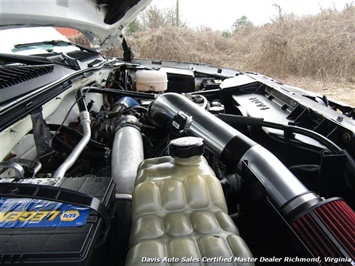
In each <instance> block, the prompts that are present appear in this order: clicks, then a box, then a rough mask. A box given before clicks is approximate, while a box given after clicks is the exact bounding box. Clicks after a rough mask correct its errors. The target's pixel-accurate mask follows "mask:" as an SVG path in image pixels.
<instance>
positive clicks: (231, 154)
mask: <svg viewBox="0 0 355 266" xmlns="http://www.w3.org/2000/svg"><path fill="white" fill-rule="evenodd" d="M149 118H150V120H151V122H152V124H153V125H155V126H156V127H165V128H167V127H172V128H173V129H174V130H176V131H179V132H181V133H184V134H187V135H193V136H196V137H201V138H203V139H204V141H205V144H206V147H207V148H208V149H209V150H210V151H211V152H212V153H213V154H214V155H215V156H217V157H218V158H219V159H220V160H221V161H222V162H223V163H224V164H226V165H227V166H228V167H231V168H232V169H235V170H237V171H238V170H239V171H240V170H241V167H242V164H243V163H245V164H247V167H248V168H249V170H250V171H251V172H252V173H253V174H254V175H255V177H256V178H257V179H258V180H259V181H260V182H261V184H263V186H264V187H265V189H266V193H267V196H268V198H269V200H270V202H271V203H272V204H273V206H274V207H275V208H276V209H277V210H278V211H279V212H280V214H281V215H282V216H283V217H284V218H285V219H286V220H287V221H288V222H289V224H290V225H291V227H292V228H293V229H294V231H295V232H296V233H297V234H298V236H299V237H300V238H301V239H302V240H303V242H304V243H305V245H306V246H308V248H309V249H310V251H311V252H312V253H313V256H315V257H318V256H324V257H328V256H331V257H333V258H335V257H342V258H348V259H349V261H348V262H349V265H351V264H350V263H352V262H351V261H353V260H354V256H355V254H354V253H355V252H354V248H353V247H354V246H355V239H354V235H355V229H354V225H355V214H354V211H353V210H352V209H351V208H350V207H349V206H348V205H347V204H346V203H345V202H344V201H342V200H336V201H323V200H322V199H321V198H320V197H319V196H318V195H317V194H315V193H313V192H311V191H309V190H308V189H307V188H306V187H305V186H304V185H303V184H302V183H301V182H300V181H299V180H298V179H297V178H296V177H295V176H294V175H293V174H292V173H291V172H290V171H289V170H288V169H287V168H286V167H285V166H284V165H283V164H282V163H281V162H280V161H279V160H278V159H277V158H276V157H275V156H274V155H273V154H272V153H271V152H269V151H268V150H266V149H265V148H263V147H262V146H261V145H259V144H257V143H256V142H254V141H253V140H251V139H249V138H248V137H247V136H245V135H243V134H242V133H240V132H239V131H238V130H236V129H234V128H233V127H231V126H229V125H228V124H226V123H224V122H223V121H222V120H220V119H219V118H217V117H215V116H214V115H213V114H211V113H209V112H208V111H206V110H204V109H202V108H201V107H200V106H198V105H197V104H195V103H193V102H192V101H190V100H189V99H187V98H186V97H184V96H182V95H180V94H176V93H166V94H163V95H161V96H159V97H158V98H157V99H155V100H154V101H153V102H152V104H151V106H150V108H149ZM337 204H338V205H339V206H340V207H341V208H338V207H336V206H335V205H337ZM318 210H319V211H318ZM317 212H318V214H315V213H317ZM319 213H321V214H319ZM317 215H318V216H317ZM314 216H316V217H314ZM317 217H318V218H317ZM311 219H313V220H314V221H313V220H312V221H311V223H310V222H309V221H310V220H311ZM340 219H341V222H340V223H341V226H342V227H341V229H339V228H336V227H337V226H338V225H339V223H335V221H338V220H340ZM305 230H306V231H305ZM329 243H331V244H332V245H330V244H329ZM328 244H329V249H331V250H329V249H328V250H327V249H324V248H319V246H322V245H328ZM326 264H327V263H324V265H326Z"/></svg>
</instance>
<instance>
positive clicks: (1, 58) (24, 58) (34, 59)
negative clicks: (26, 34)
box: [0, 53, 80, 70]
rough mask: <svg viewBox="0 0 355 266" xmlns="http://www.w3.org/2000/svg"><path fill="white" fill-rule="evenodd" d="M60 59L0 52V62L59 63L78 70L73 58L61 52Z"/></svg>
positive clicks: (27, 63)
mask: <svg viewBox="0 0 355 266" xmlns="http://www.w3.org/2000/svg"><path fill="white" fill-rule="evenodd" d="M61 60H63V62H60V61H57V60H51V59H49V58H47V57H41V56H34V55H17V54H2V53H0V64H9V63H10V64H11V63H22V64H26V65H33V64H55V65H61V66H65V67H69V68H72V69H74V70H79V69H80V67H79V65H78V63H77V62H76V60H75V59H72V58H70V57H69V56H66V55H64V54H62V56H61Z"/></svg>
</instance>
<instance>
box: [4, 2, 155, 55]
mask: <svg viewBox="0 0 355 266" xmlns="http://www.w3.org/2000/svg"><path fill="white" fill-rule="evenodd" d="M151 1H152V0H120V1H119V0H95V1H93V0H46V1H33V0H0V29H9V28H18V27H37V26H51V27H64V28H74V29H77V30H79V31H80V32H82V33H83V34H84V35H85V36H86V37H87V38H88V39H89V41H90V42H91V45H92V47H93V48H95V49H98V50H102V49H107V48H110V47H111V46H112V45H113V44H115V43H118V42H119V41H120V39H121V38H122V29H123V28H124V27H125V26H127V25H128V24H129V23H130V22H131V21H132V20H133V19H134V18H135V17H136V16H137V15H138V14H139V13H140V12H141V11H142V10H143V9H144V8H145V7H146V6H147V5H149V4H150V2H151ZM44 37H45V36H44Z"/></svg>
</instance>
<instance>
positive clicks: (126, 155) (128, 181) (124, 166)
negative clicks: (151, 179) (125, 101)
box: [111, 115, 144, 194]
mask: <svg viewBox="0 0 355 266" xmlns="http://www.w3.org/2000/svg"><path fill="white" fill-rule="evenodd" d="M137 123H138V119H137V118H136V117H134V116H131V115H127V116H125V117H124V118H123V119H122V120H121V122H120V124H119V126H118V130H117V131H116V134H115V137H114V141H113V145H112V153H111V154H112V155H111V175H112V178H113V179H114V180H115V182H116V193H117V194H132V193H133V189H134V182H135V180H136V175H137V168H138V165H139V164H140V163H141V162H142V161H143V159H144V152H143V140H142V134H141V132H140V128H139V127H138V126H136V124H137Z"/></svg>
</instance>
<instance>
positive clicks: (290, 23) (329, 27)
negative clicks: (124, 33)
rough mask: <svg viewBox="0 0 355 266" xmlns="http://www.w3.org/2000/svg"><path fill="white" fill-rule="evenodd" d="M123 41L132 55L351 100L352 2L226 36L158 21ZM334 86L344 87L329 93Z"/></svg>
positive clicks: (354, 60)
mask: <svg viewBox="0 0 355 266" xmlns="http://www.w3.org/2000/svg"><path fill="white" fill-rule="evenodd" d="M127 41H128V43H129V45H130V46H131V49H132V50H133V51H134V53H135V57H136V58H154V59H162V60H177V61H185V62H196V63H205V64H212V65H218V66H222V67H230V68H234V69H240V70H243V71H248V70H249V71H257V72H260V73H263V74H265V75H268V76H271V77H274V78H276V79H278V80H280V81H284V82H285V83H286V82H288V83H290V85H295V86H300V87H303V88H307V89H310V90H315V91H317V92H323V93H322V94H324V93H326V94H327V95H331V96H334V98H336V99H339V100H343V101H344V100H345V101H346V102H348V103H350V104H352V105H355V49H354V47H355V6H348V7H347V8H345V9H344V10H343V11H336V10H324V11H322V12H321V13H320V14H318V15H316V16H309V17H303V18H297V17H295V16H293V15H283V16H282V15H280V16H279V17H278V18H277V19H275V20H274V21H272V22H271V23H269V24H267V25H264V26H261V27H253V26H248V27H244V28H241V29H239V30H238V31H236V32H234V33H233V34H232V35H231V36H229V37H223V36H222V33H221V32H215V31H212V30H210V29H208V28H201V29H191V28H187V27H164V28H157V29H151V30H149V31H146V32H136V33H135V34H133V35H131V36H129V37H128V38H127ZM108 54H109V55H114V56H120V55H121V54H122V51H120V50H119V49H114V50H111V51H109V53H108ZM317 81H318V83H317ZM302 82H303V83H302ZM300 83H301V84H300ZM320 86H322V88H320ZM338 87H340V88H348V89H347V90H345V91H346V92H345V91H344V93H340V92H336V93H333V91H335V90H336V88H338ZM345 93H347V94H348V95H345ZM340 95H341V97H339V96H340Z"/></svg>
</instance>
